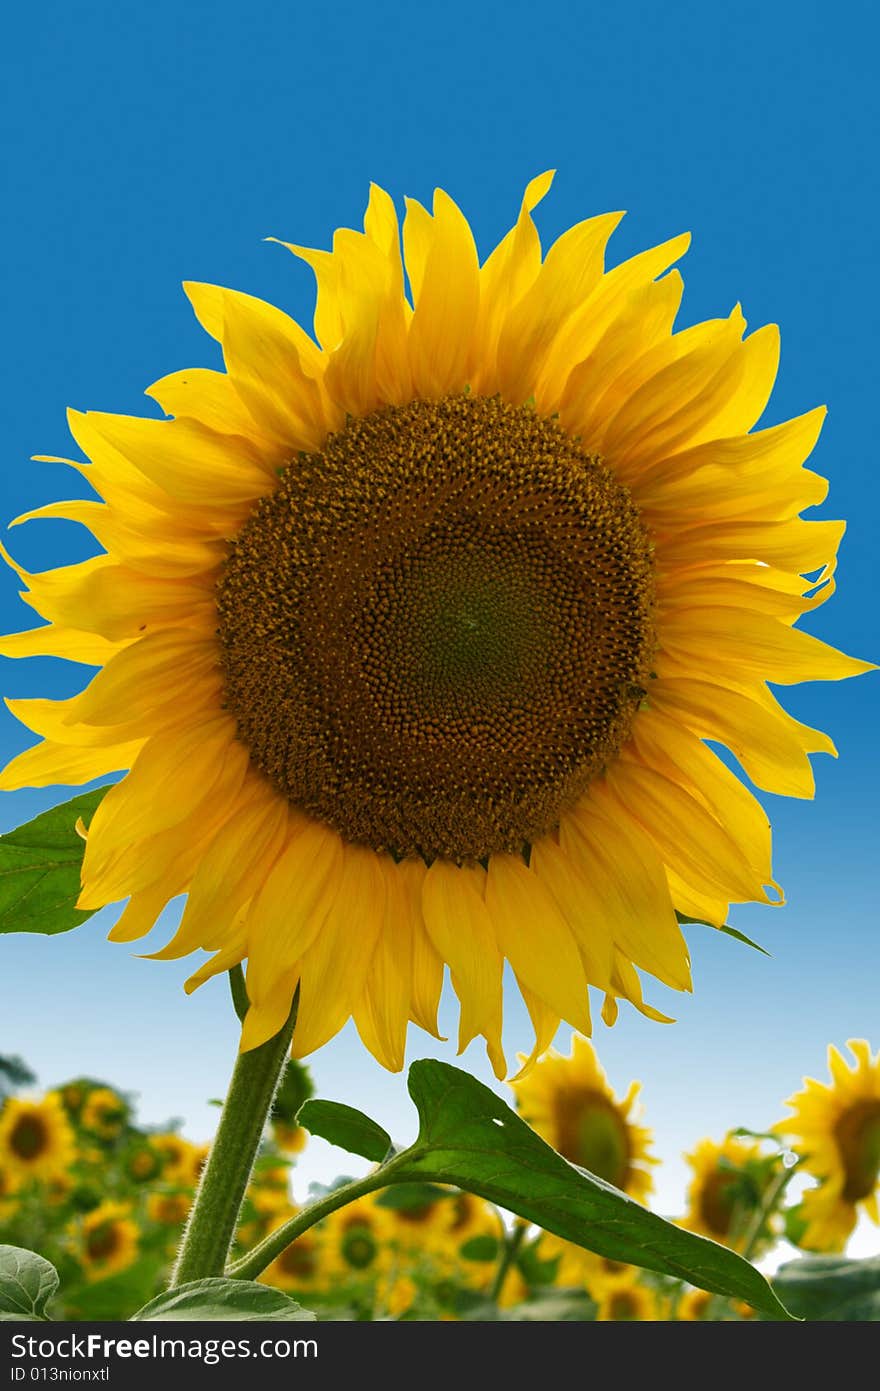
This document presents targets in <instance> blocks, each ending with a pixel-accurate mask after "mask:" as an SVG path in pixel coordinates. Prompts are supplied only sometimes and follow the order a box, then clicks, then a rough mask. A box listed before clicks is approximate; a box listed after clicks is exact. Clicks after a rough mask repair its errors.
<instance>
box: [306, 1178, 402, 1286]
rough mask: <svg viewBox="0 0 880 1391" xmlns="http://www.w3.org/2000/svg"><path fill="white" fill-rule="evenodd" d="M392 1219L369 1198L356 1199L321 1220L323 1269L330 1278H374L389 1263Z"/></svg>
mask: <svg viewBox="0 0 880 1391" xmlns="http://www.w3.org/2000/svg"><path fill="white" fill-rule="evenodd" d="M391 1226H392V1218H391V1214H390V1212H389V1210H388V1209H387V1208H382V1207H380V1206H379V1205H378V1203H377V1202H376V1201H375V1199H374V1198H373V1197H370V1196H368V1197H366V1198H358V1199H357V1200H356V1201H355V1202H353V1203H349V1204H348V1205H347V1206H346V1207H344V1208H340V1209H339V1211H338V1212H333V1213H331V1214H330V1216H329V1217H327V1218H326V1219H325V1221H324V1222H322V1223H321V1239H322V1243H323V1251H324V1261H325V1268H326V1271H327V1274H328V1277H330V1278H334V1277H335V1278H337V1279H340V1280H374V1279H376V1277H377V1276H379V1275H380V1274H381V1273H382V1272H383V1271H385V1270H387V1269H388V1267H389V1264H390V1262H391V1248H390V1246H389V1245H388V1235H389V1231H390V1228H391Z"/></svg>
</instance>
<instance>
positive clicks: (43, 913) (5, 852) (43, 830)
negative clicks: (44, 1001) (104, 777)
mask: <svg viewBox="0 0 880 1391" xmlns="http://www.w3.org/2000/svg"><path fill="white" fill-rule="evenodd" d="M107 791H108V788H106V787H96V788H95V790H94V791H93V792H84V793H83V794H82V796H81V797H74V798H73V801H71V802H65V803H64V804H63V806H60V807H52V809H51V811H44V812H43V814H42V816H37V817H36V818H35V819H34V820H33V821H28V822H27V823H26V825H24V826H19V827H18V828H17V830H15V831H8V832H7V833H6V835H5V836H0V932H41V933H43V934H45V935H51V934H54V933H57V932H69V931H70V929H71V928H72V927H79V925H80V923H83V922H85V921H86V919H87V918H90V917H91V916H92V914H91V912H84V911H83V910H82V909H79V908H77V907H76V900H77V898H78V897H79V892H80V868H81V866H82V859H83V852H84V850H85V842H84V840H83V839H82V837H81V836H80V835H79V834H78V832H77V831H76V829H75V827H76V823H77V820H78V818H79V817H82V818H83V821H84V822H85V823H86V824H88V823H89V822H90V821H91V819H92V817H93V815H94V813H95V809H96V807H97V806H98V803H99V802H100V801H101V799H102V797H103V796H104V795H105V793H106V792H107Z"/></svg>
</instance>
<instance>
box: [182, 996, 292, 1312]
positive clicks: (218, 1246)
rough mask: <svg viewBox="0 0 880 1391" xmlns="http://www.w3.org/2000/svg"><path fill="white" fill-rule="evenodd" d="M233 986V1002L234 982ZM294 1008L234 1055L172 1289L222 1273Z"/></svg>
mask: <svg viewBox="0 0 880 1391" xmlns="http://www.w3.org/2000/svg"><path fill="white" fill-rule="evenodd" d="M231 983H232V992H233V999H235V996H236V988H235V982H234V981H233V982H231ZM236 1003H238V1002H236ZM297 1004H298V996H294V1000H293V1004H292V1006H291V1010H290V1014H289V1016H288V1019H287V1023H286V1024H285V1025H284V1027H283V1028H282V1030H281V1031H280V1033H277V1034H276V1035H275V1037H274V1038H270V1039H269V1040H268V1042H266V1043H263V1044H261V1045H260V1047H259V1048H253V1049H251V1051H250V1052H248V1053H239V1055H238V1058H237V1060H236V1063H235V1070H234V1072H233V1074H232V1081H231V1082H230V1084H229V1091H228V1093H227V1096H226V1101H225V1104H224V1106H223V1114H222V1115H221V1117H220V1126H219V1128H218V1130H217V1134H216V1136H215V1139H214V1143H213V1145H212V1147H211V1153H210V1155H209V1156H208V1162H207V1164H206V1165H205V1169H204V1172H203V1174H202V1181H201V1183H200V1184H199V1188H198V1192H197V1193H196V1198H195V1202H194V1203H193V1207H192V1212H191V1213H190V1218H189V1222H188V1223H187V1226H186V1231H185V1232H184V1234H183V1241H182V1243H181V1247H180V1252H179V1254H178V1257H177V1264H176V1266H175V1267H174V1273H173V1275H172V1277H171V1286H172V1287H174V1286H175V1285H182V1284H183V1283H184V1282H185V1281H186V1280H201V1279H203V1278H204V1277H205V1276H208V1275H222V1274H223V1272H224V1269H225V1266H226V1260H227V1257H228V1255H229V1248H230V1247H231V1245H232V1239H233V1236H234V1234H235V1224H236V1222H237V1221H238V1214H239V1211H240V1209H241V1204H242V1199H243V1198H244V1193H245V1189H246V1188H247V1185H248V1180H249V1179H250V1176H251V1170H252V1169H253V1167H254V1159H255V1158H256V1155H257V1148H258V1146H259V1143H260V1139H261V1137H262V1134H263V1129H264V1127H265V1124H266V1117H267V1116H268V1114H269V1108H270V1107H271V1105H272V1099H273V1097H274V1096H275V1091H276V1088H277V1086H278V1081H279V1078H280V1076H281V1072H282V1069H283V1067H284V1064H285V1062H286V1060H287V1055H288V1053H289V1052H290V1040H291V1037H292V1035H293V1026H294V1024H295V1022H296V1010H297Z"/></svg>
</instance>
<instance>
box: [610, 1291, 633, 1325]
mask: <svg viewBox="0 0 880 1391" xmlns="http://www.w3.org/2000/svg"><path fill="white" fill-rule="evenodd" d="M608 1315H609V1318H610V1319H611V1320H612V1321H613V1322H616V1323H627V1322H629V1321H630V1320H632V1319H638V1317H639V1301H638V1298H637V1297H636V1295H634V1294H632V1293H631V1291H630V1290H617V1292H616V1293H615V1294H613V1295H612V1296H611V1298H610V1299H609V1301H608Z"/></svg>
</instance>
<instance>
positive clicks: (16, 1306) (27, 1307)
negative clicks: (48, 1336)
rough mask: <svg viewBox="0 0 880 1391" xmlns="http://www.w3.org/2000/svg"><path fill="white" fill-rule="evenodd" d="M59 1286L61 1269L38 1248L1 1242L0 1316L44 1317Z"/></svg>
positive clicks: (36, 1319) (19, 1317) (1, 1317)
mask: <svg viewBox="0 0 880 1391" xmlns="http://www.w3.org/2000/svg"><path fill="white" fill-rule="evenodd" d="M57 1289H58V1271H57V1270H56V1269H55V1267H54V1265H50V1263H49V1262H48V1261H47V1260H44V1259H43V1257H42V1256H38V1255H37V1253H36V1251H25V1250H23V1249H22V1247H20V1246H0V1320H12V1319H27V1320H29V1321H31V1322H39V1321H41V1320H43V1319H45V1318H46V1305H47V1304H48V1302H49V1300H50V1299H51V1298H52V1296H53V1294H54V1293H55V1291H56V1290H57Z"/></svg>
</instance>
